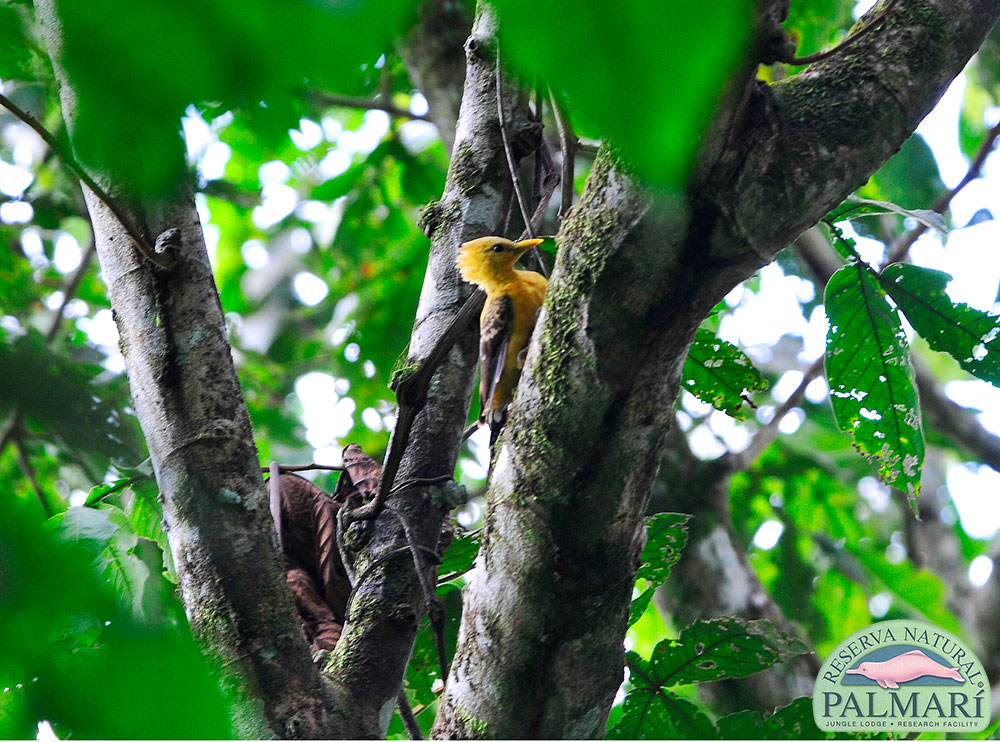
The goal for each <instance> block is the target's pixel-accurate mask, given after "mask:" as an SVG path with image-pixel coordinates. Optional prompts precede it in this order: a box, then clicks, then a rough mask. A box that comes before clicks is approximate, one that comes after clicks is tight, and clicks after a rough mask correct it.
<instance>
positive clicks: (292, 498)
mask: <svg viewBox="0 0 1000 742" xmlns="http://www.w3.org/2000/svg"><path fill="white" fill-rule="evenodd" d="M329 498H330V496H329V495H327V494H326V492H324V491H323V490H322V489H320V488H319V487H317V486H316V485H315V484H313V483H312V482H310V481H309V480H308V479H303V478H302V477H299V476H296V475H295V474H282V475H281V534H282V551H283V552H284V556H285V560H286V561H288V562H290V563H291V564H292V565H293V566H296V567H302V568H304V569H306V570H310V571H312V572H313V573H314V574H315V575H316V576H318V572H317V569H316V563H317V562H316V538H315V533H316V516H315V513H314V511H315V503H316V502H317V501H322V500H323V499H329Z"/></svg>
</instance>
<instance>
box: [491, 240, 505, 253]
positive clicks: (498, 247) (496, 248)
mask: <svg viewBox="0 0 1000 742" xmlns="http://www.w3.org/2000/svg"><path fill="white" fill-rule="evenodd" d="M490 249H491V250H492V251H493V252H503V245H501V244H500V243H499V242H498V243H497V244H495V245H494V246H493V247H491V248H490Z"/></svg>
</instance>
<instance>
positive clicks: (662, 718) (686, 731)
mask: <svg viewBox="0 0 1000 742" xmlns="http://www.w3.org/2000/svg"><path fill="white" fill-rule="evenodd" d="M629 655H633V656H635V657H638V655H635V653H634V652H629ZM632 682H633V683H635V687H634V688H632V690H630V691H629V692H628V694H627V695H626V696H625V701H624V702H623V704H622V714H621V718H620V719H619V720H618V723H617V724H615V725H614V726H613V727H612V728H611V729H609V730H608V733H607V738H608V739H712V738H714V737H715V736H716V732H715V727H714V726H713V725H712V722H711V721H710V720H709V718H708V716H706V715H705V712H704V711H702V710H701V708H699V707H698V705H697V704H695V703H692V702H691V701H689V700H687V699H686V698H681V697H680V696H678V695H677V694H676V693H673V692H671V691H669V690H664V689H662V688H657V687H656V686H655V685H650V684H647V683H646V682H645V681H644V680H643V679H642V678H641V677H639V676H637V675H635V674H633V675H632Z"/></svg>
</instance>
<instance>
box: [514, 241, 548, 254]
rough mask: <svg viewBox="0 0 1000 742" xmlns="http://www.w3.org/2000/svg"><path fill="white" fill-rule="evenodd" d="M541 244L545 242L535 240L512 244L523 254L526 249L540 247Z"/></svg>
mask: <svg viewBox="0 0 1000 742" xmlns="http://www.w3.org/2000/svg"><path fill="white" fill-rule="evenodd" d="M543 242H545V240H537V239H536V240H521V241H520V242H515V243H514V247H516V248H517V249H518V250H520V251H522V252H524V251H525V250H528V249H530V248H532V247H534V246H535V245H541V244H542V243H543Z"/></svg>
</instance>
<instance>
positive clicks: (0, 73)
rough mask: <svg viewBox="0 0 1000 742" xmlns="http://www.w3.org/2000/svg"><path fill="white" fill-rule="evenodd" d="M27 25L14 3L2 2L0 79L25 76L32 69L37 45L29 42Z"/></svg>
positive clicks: (0, 4) (25, 12)
mask: <svg viewBox="0 0 1000 742" xmlns="http://www.w3.org/2000/svg"><path fill="white" fill-rule="evenodd" d="M24 14H27V11H24ZM25 26H26V24H25V23H24V18H23V15H22V13H20V12H18V9H17V8H16V7H15V6H14V5H8V4H5V3H2V2H0V79H4V80H10V79H17V78H25V77H26V76H28V73H29V72H30V70H31V67H32V62H33V56H34V55H33V53H32V48H33V47H34V46H35V45H34V44H33V43H29V34H28V33H27V31H26V29H25Z"/></svg>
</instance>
